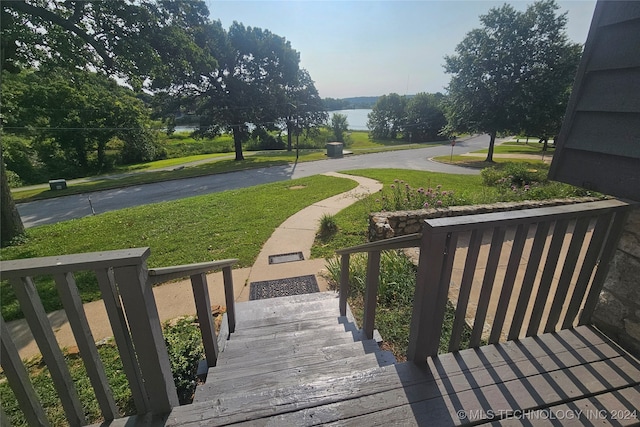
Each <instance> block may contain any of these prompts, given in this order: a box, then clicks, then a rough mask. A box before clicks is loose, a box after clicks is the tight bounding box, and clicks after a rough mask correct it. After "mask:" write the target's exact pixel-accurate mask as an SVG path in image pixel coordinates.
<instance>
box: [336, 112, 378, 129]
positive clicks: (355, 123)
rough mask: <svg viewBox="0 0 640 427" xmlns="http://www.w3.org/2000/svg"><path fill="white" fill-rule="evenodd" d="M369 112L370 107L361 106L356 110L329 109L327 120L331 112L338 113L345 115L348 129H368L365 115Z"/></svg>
mask: <svg viewBox="0 0 640 427" xmlns="http://www.w3.org/2000/svg"><path fill="white" fill-rule="evenodd" d="M370 112H371V109H370V108H362V109H356V110H338V111H329V122H331V115H332V114H333V113H340V114H344V115H345V116H347V123H348V124H349V129H350V130H369V129H368V128H367V120H369V119H368V118H367V115H368V114H369V113H370Z"/></svg>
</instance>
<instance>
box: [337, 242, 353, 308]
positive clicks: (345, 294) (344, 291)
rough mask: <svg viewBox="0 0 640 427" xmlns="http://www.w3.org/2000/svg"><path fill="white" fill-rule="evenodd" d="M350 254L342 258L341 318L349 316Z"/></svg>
mask: <svg viewBox="0 0 640 427" xmlns="http://www.w3.org/2000/svg"><path fill="white" fill-rule="evenodd" d="M350 258H351V257H350V255H349V254H344V255H342V257H341V258H340V289H339V291H340V302H339V306H340V316H346V315H347V299H348V298H349V292H350V291H351V289H350V286H351V283H349V260H350Z"/></svg>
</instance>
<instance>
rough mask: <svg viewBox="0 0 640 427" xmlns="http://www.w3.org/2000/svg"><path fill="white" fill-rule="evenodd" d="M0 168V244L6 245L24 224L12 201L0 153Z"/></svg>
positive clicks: (19, 232)
mask: <svg viewBox="0 0 640 427" xmlns="http://www.w3.org/2000/svg"><path fill="white" fill-rule="evenodd" d="M0 169H2V173H1V175H2V176H1V177H0V181H2V182H1V186H2V188H0V195H1V200H0V211H1V212H0V215H1V217H0V225H1V226H2V227H1V228H2V230H1V236H0V241H1V242H2V246H5V245H7V244H8V243H10V242H11V240H13V239H14V238H15V237H17V236H19V235H21V234H22V233H24V225H23V224H22V218H20V214H19V213H18V208H16V204H15V202H14V201H13V196H12V195H11V190H10V189H9V182H8V181H7V172H6V171H5V168H4V159H3V158H2V156H1V155H0Z"/></svg>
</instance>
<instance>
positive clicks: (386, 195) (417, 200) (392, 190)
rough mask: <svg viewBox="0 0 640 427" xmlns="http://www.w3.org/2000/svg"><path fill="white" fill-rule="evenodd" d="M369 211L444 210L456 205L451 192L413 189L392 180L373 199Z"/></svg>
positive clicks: (421, 188) (433, 189) (440, 188)
mask: <svg viewBox="0 0 640 427" xmlns="http://www.w3.org/2000/svg"><path fill="white" fill-rule="evenodd" d="M374 200H375V202H374V204H373V206H371V207H370V209H371V211H404V210H416V209H428V208H445V207H448V206H453V205H455V204H456V199H455V196H454V193H453V191H447V190H443V189H442V186H440V185H436V186H435V188H431V187H429V186H427V188H426V189H425V188H423V187H420V188H413V187H411V186H410V185H409V184H407V183H406V182H404V181H403V180H398V179H396V180H394V183H393V184H391V185H390V186H389V187H385V188H384V189H383V190H382V191H381V192H380V194H379V195H377V196H376V198H375V199H374Z"/></svg>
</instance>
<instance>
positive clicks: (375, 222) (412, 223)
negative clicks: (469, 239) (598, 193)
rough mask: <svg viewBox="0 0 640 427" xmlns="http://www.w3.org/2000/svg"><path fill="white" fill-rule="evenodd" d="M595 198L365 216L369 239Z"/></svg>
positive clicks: (376, 213)
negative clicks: (431, 222)
mask: <svg viewBox="0 0 640 427" xmlns="http://www.w3.org/2000/svg"><path fill="white" fill-rule="evenodd" d="M596 200H601V199H599V198H596V197H581V198H574V199H553V200H531V201H524V202H503V203H493V204H489V205H469V206H452V207H449V208H439V209H419V210H415V211H396V212H375V213H372V214H370V215H369V241H372V242H373V241H377V240H383V239H389V238H391V237H396V236H404V235H407V234H413V233H418V232H420V229H421V227H422V221H424V220H425V219H433V218H445V217H450V216H462V215H472V214H481V213H491V212H507V211H514V210H517V209H532V208H542V207H548V206H558V205H568V204H572V203H583V202H593V201H596Z"/></svg>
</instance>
